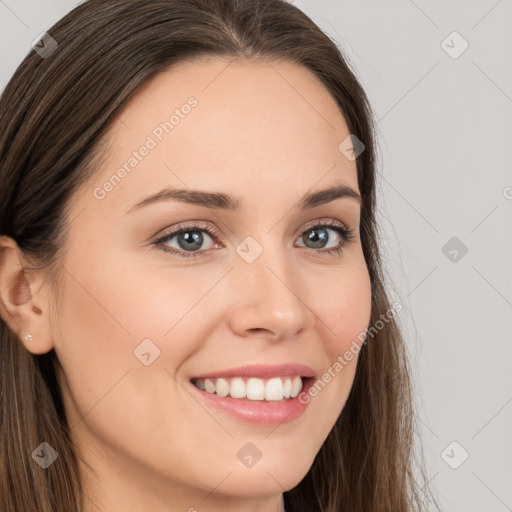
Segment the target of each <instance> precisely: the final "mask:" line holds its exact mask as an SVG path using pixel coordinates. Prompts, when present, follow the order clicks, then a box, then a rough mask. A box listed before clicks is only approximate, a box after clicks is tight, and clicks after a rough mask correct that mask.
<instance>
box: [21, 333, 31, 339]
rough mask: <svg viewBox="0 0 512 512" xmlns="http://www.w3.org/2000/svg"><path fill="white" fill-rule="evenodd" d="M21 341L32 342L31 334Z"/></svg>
mask: <svg viewBox="0 0 512 512" xmlns="http://www.w3.org/2000/svg"><path fill="white" fill-rule="evenodd" d="M23 339H25V340H27V341H32V334H30V333H29V334H27V335H26V336H25V337H24V338H23Z"/></svg>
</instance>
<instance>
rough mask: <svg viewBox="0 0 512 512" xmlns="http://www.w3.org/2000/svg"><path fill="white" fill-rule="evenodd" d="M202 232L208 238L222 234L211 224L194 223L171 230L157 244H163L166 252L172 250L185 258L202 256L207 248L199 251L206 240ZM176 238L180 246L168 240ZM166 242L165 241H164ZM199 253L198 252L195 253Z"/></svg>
mask: <svg viewBox="0 0 512 512" xmlns="http://www.w3.org/2000/svg"><path fill="white" fill-rule="evenodd" d="M202 233H206V234H207V238H210V239H213V238H218V237H219V236H220V235H219V234H218V233H217V232H216V231H215V230H214V229H213V228H211V227H210V226H208V225H205V226H200V225H198V224H193V225H189V226H183V227H180V228H178V229H176V230H174V231H171V232H170V233H168V234H167V235H164V236H163V237H161V238H159V239H158V240H157V241H156V242H154V243H155V245H158V246H159V247H160V246H161V249H162V250H163V251H165V252H170V253H172V254H176V255H178V256H183V257H184V258H190V257H193V258H195V257H198V256H202V255H203V253H204V252H205V250H207V249H205V250H203V251H199V249H200V248H201V246H202V245H203V242H204V238H205V237H204V236H203V234H202ZM173 238H176V243H177V244H178V247H172V246H170V245H169V244H168V243H167V242H168V241H171V240H172V239H173ZM164 242H165V243H164ZM195 253H197V254H195Z"/></svg>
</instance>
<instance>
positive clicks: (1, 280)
mask: <svg viewBox="0 0 512 512" xmlns="http://www.w3.org/2000/svg"><path fill="white" fill-rule="evenodd" d="M23 261H24V258H23V254H22V251H21V249H20V248H19V247H18V244H17V243H16V241H15V240H13V239H12V238H10V237H8V236H0V315H1V316H2V318H3V320H4V321H5V322H6V323H7V325H8V326H9V328H10V329H11V331H13V332H14V333H16V334H17V335H18V337H19V338H20V341H21V343H23V345H24V346H25V348H26V349H27V350H28V351H30V352H32V353H33V354H45V353H46V352H48V351H50V350H51V349H52V348H53V337H52V335H51V330H50V319H49V315H48V312H49V308H48V297H47V296H46V295H44V294H43V286H42V285H43V281H44V277H45V276H44V273H43V272H42V271H37V272H34V273H31V274H30V280H29V276H28V273H27V272H26V270H25V268H24V266H23ZM28 334H31V335H32V339H31V340H27V339H25V336H27V335H28Z"/></svg>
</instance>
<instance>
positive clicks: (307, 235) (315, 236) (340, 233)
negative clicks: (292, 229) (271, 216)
mask: <svg viewBox="0 0 512 512" xmlns="http://www.w3.org/2000/svg"><path fill="white" fill-rule="evenodd" d="M203 233H206V238H207V239H208V238H209V239H210V240H211V241H212V242H213V241H214V240H219V239H221V235H220V234H219V233H218V232H217V231H216V230H215V229H213V228H212V227H211V226H209V225H207V224H206V225H199V224H192V225H187V226H182V227H179V228H177V229H175V230H173V231H171V232H170V233H167V234H166V235H164V236H162V237H160V238H159V239H158V240H156V241H155V242H153V245H156V246H157V247H159V248H160V249H161V250H163V251H164V252H169V253H171V254H175V255H176V256H179V257H183V258H191V257H192V258H198V257H202V256H205V255H206V254H207V253H208V251H209V250H210V249H212V248H213V247H218V246H219V244H216V243H213V244H210V247H207V248H206V249H205V248H204V247H203V243H204V241H205V236H204V235H203ZM329 233H334V236H333V235H330V234H329ZM336 237H338V238H340V241H338V242H337V243H335V245H334V246H332V247H328V248H327V249H325V247H326V245H327V243H328V242H330V241H331V239H332V238H334V241H335V240H336ZM175 238H176V241H175V244H177V246H176V245H174V246H173V245H171V243H170V242H172V241H173V239H175ZM353 238H354V232H353V231H352V230H350V229H347V228H346V227H345V226H344V225H343V224H342V223H341V222H339V221H336V220H334V219H333V220H329V221H326V222H324V223H322V224H318V223H317V224H312V225H310V226H309V227H307V228H306V230H303V231H302V235H301V236H300V238H299V239H300V240H303V241H304V242H305V243H307V244H310V245H308V246H306V245H299V246H298V247H306V248H308V249H310V251H311V252H313V253H315V254H321V255H331V254H340V253H341V252H342V249H343V248H344V247H345V246H346V245H348V244H349V243H350V242H351V240H352V239H353ZM319 249H321V250H319Z"/></svg>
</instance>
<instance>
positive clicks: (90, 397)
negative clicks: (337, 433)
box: [0, 59, 371, 512]
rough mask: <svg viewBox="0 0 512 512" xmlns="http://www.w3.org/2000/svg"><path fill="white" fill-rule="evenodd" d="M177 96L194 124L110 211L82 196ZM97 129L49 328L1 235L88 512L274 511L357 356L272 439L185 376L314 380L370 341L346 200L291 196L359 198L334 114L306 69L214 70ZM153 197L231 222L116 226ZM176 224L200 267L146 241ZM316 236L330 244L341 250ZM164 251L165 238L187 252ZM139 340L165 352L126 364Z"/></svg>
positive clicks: (254, 65) (355, 211)
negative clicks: (55, 391)
mask: <svg viewBox="0 0 512 512" xmlns="http://www.w3.org/2000/svg"><path fill="white" fill-rule="evenodd" d="M226 66H227V67H226ZM190 96H194V97H195V98H196V99H197V101H198V105H197V106H196V107H195V108H193V109H192V110H191V112H190V114H188V115H187V116H185V117H184V118H183V119H181V120H180V123H179V125H178V126H176V127H175V129H174V130H173V131H172V132H171V133H169V134H165V135H164V137H163V140H162V141H161V142H159V143H158V145H157V147H156V148H155V149H153V150H151V151H150V153H149V154H148V155H147V156H146V157H145V158H144V159H143V160H142V161H141V162H140V163H138V165H137V166H136V167H135V168H134V169H133V171H132V172H131V173H130V174H128V175H127V176H126V177H125V178H124V179H123V180H122V181H121V182H120V183H119V184H117V185H116V186H115V188H114V189H113V190H112V191H110V192H108V193H107V194H106V196H105V197H104V198H103V199H101V200H99V199H97V198H96V197H94V194H93V191H94V189H95V188H97V187H101V186H103V184H104V183H105V182H106V181H107V180H108V179H109V178H110V177H111V176H112V174H113V173H114V172H115V171H116V170H117V169H118V168H119V167H121V166H122V165H123V163H124V162H126V161H127V159H128V158H129V157H130V156H131V154H132V152H133V151H135V150H137V149H138V148H140V146H141V145H142V144H143V143H144V142H145V140H146V138H147V136H148V135H149V134H151V133H152V130H154V128H155V127H156V126H158V125H159V123H160V122H162V121H164V120H167V119H168V118H169V116H170V115H171V114H172V113H173V111H174V109H175V108H179V107H180V106H181V105H183V104H184V103H186V101H187V99H188V98H189V97H190ZM109 130H110V132H109V136H110V140H111V146H110V148H109V150H108V154H107V155H106V159H105V161H104V164H103V165H102V166H101V168H99V169H98V172H97V174H96V175H95V177H94V180H92V181H91V182H90V183H88V184H87V185H86V186H84V187H82V188H81V189H80V190H79V191H78V192H77V193H76V195H75V196H74V197H73V198H72V201H71V203H70V210H69V212H68V219H73V221H72V223H71V226H70V235H69V239H68V240H67V251H66V253H65V255H64V257H63V260H62V261H61V262H60V263H61V265H62V267H63V272H64V274H63V280H62V284H61V286H62V289H61V290H60V292H61V295H62V297H64V298H65V300H63V302H62V304H60V314H59V315H52V314H50V312H51V305H52V301H54V300H55V293H54V291H52V290H50V288H49V287H46V286H44V280H45V273H44V272H45V271H40V272H37V273H35V274H31V275H30V279H28V278H26V277H24V274H23V271H22V264H23V261H24V260H23V255H22V254H21V253H20V252H19V249H18V247H17V245H16V243H15V242H14V241H13V240H11V239H9V238H7V237H1V238H0V243H1V245H0V250H1V252H0V254H1V259H0V262H1V265H0V284H1V289H2V293H1V299H2V300H1V313H2V317H3V318H4V319H5V320H6V321H7V322H8V323H9V325H10V327H11V329H13V330H14V332H16V333H17V334H18V335H19V337H20V343H23V344H24V345H25V347H26V348H27V350H29V351H31V352H32V353H34V354H37V353H45V352H47V351H49V350H51V349H55V351H56V353H57V356H58V358H59V361H60V363H61V365H62V369H63V372H62V375H61V376H60V378H61V385H62V388H63V394H64V401H65V407H66V412H67V415H68V418H69V422H70V425H71V433H72V436H73V440H74V443H75V444H76V446H77V449H78V451H79V453H80V456H81V460H82V461H81V470H82V473H83V479H84V482H85V489H86V494H87V508H86V512H96V511H97V510H103V511H107V510H108V511H109V512H121V511H123V512H126V511H134V512H135V511H143V510H152V511H154V512H164V511H165V512H169V511H193V510H197V511H198V512H203V511H205V512H220V511H223V512H226V511H228V512H230V511H244V512H256V511H258V512H275V511H277V510H280V509H281V505H280V499H281V497H282V493H283V491H285V490H289V489H291V488H293V487H295V486H296V485H297V484H298V483H299V482H300V480H301V479H302V478H303V477H304V476H305V474H306V473H307V471H308V470H309V468H310V466H311V464H312V462H313V460H314V457H315V455H316V454H317V452H318V450H319V449H320V447H321V445H322V444H323V442H324V441H325V439H326V437H327V435H328V433H329V431H330V430H331V428H332V427H333V425H334V423H335V421H336V419H337V418H338V416H339V414H340V412H341V410H342V409H343V406H344V404H345V401H346V399H347V397H348V394H349V391H350V388H351V386H352V383H353V379H354V374H355V369H356V363H357V356H355V357H354V358H353V359H352V361H351V362H350V363H349V364H348V365H347V366H345V367H344V368H343V370H342V371H341V372H339V373H337V374H336V377H335V378H333V379H331V381H330V382H329V384H328V385H327V386H326V387H325V389H323V390H322V391H321V392H320V393H318V395H317V396H316V397H313V398H311V401H310V403H309V405H308V407H307V408H306V410H305V412H304V414H303V415H302V416H300V417H299V418H297V419H295V420H293V421H291V422H288V423H283V424H281V425H279V426H277V427H276V426H268V425H266V426H265V425H255V424H251V423H247V422H243V421H241V420H238V419H236V418H233V417H231V416H228V415H226V414H225V413H223V412H220V411H217V410H214V409H211V408H209V407H208V406H206V405H204V404H199V402H198V401H197V400H196V399H193V398H192V396H191V395H190V394H189V392H188V391H187V389H188V381H189V379H190V378H191V377H193V376H194V375H198V374H201V373H206V372H210V371H218V370H222V369H228V368H232V367H235V366H241V365H245V364H252V363H263V364H276V363H286V362H292V363H293V362H296V363H303V364H307V365H309V366H310V367H311V368H313V370H314V371H315V372H316V375H317V377H320V376H321V375H322V374H323V373H324V372H325V371H326V370H327V369H328V368H329V367H330V366H332V364H333V362H334V361H335V360H336V359H337V357H338V356H340V355H342V354H343V353H344V352H346V351H347V350H348V349H349V348H350V345H351V343H352V342H353V340H354V339H356V337H357V335H358V334H359V333H361V332H362V331H364V329H366V328H367V327H368V325H369V321H370V309H371V290H370V280H369V275H368V269H367V266H366V262H365V259H364V256H363V252H362V247H361V242H360V238H359V224H360V206H359V204H358V202H357V201H356V200H354V199H351V198H341V199H337V200H335V201H332V202H330V203H327V204H324V205H321V206H318V207H315V208H313V209H311V210H303V211H301V210H300V209H298V208H297V203H298V201H299V199H300V198H301V197H302V196H303V195H304V194H306V193H308V192H311V191H318V190H322V189H324V188H328V187H330V186H333V185H338V184H345V185H348V186H350V187H352V188H353V189H354V190H355V191H357V192H359V189H358V184H357V174H356V162H355V161H350V160H349V159H347V158H345V156H344V155H343V154H342V153H341V152H340V151H339V149H338V145H339V144H340V142H341V141H343V140H344V139H345V138H346V137H347V136H348V134H349V130H348V128H347V125H346V123H345V121H344V119H343V116H342V114H341V112H340V110H339V109H338V107H337V105H336V103H335V101H334V99H333V98H332V97H331V96H330V95H329V93H328V91H327V90H326V89H325V87H324V86H323V85H322V84H321V82H319V81H318V79H317V78H316V77H315V76H314V75H313V74H312V73H311V72H309V71H308V70H306V69H305V68H303V67H300V66H298V65H296V64H293V63H285V62H272V63H271V65H269V63H262V62H249V61H244V62H232V63H231V64H229V65H228V61H223V60H217V59H214V60H209V61H194V62H187V63H180V64H179V65H177V66H175V67H174V68H172V69H170V70H168V71H166V72H164V73H161V74H160V75H158V76H156V77H155V78H153V79H152V80H151V81H150V82H148V83H147V84H145V86H144V87H143V88H142V89H141V90H140V91H138V93H137V94H136V95H135V96H134V97H133V98H132V99H131V101H130V102H129V103H128V104H127V105H126V106H125V108H124V109H123V110H122V111H121V114H120V116H118V118H117V119H116V120H115V122H114V123H113V124H112V126H111V127H110V128H109ZM164 187H177V188H190V189H199V190H206V191H212V192H213V191H215V192H224V193H226V194H229V195H234V196H239V197H240V198H241V199H242V200H243V203H244V208H243V209H242V210H241V211H240V212H229V211H222V210H215V211H214V210H211V209H208V208H205V207H202V206H195V205H191V204H186V203H183V202H178V201H166V202H161V203H155V204H153V205H150V206H146V207H144V208H140V209H138V210H135V211H133V212H131V213H126V211H127V210H128V209H129V208H130V207H131V206H133V205H134V204H135V203H137V202H139V201H141V200H142V199H143V198H145V197H146V196H148V195H150V194H152V193H155V192H157V191H159V190H160V189H162V188H164ZM333 219H334V220H337V221H338V222H341V223H342V224H344V225H345V226H346V227H348V228H349V229H351V230H353V231H354V238H353V240H352V241H351V242H350V243H349V244H348V245H346V246H345V247H344V248H343V249H342V252H341V254H327V253H325V252H324V253H322V252H321V251H325V249H323V248H315V246H313V245H311V243H309V246H308V245H307V244H308V241H307V238H306V235H304V237H303V236H302V234H304V233H305V231H306V228H309V227H312V226H314V225H318V224H321V223H322V221H329V220H333ZM189 221H201V224H206V225H211V226H212V227H214V229H216V230H217V231H218V232H219V233H220V234H221V236H222V239H221V240H215V239H213V238H211V237H210V236H209V235H208V234H207V233H205V232H202V234H203V245H202V246H201V250H204V252H205V254H207V255H206V256H203V257H198V258H196V259H193V258H184V257H179V256H177V255H173V254H170V253H166V252H164V251H163V250H161V249H159V248H158V247H157V246H155V245H152V242H154V241H156V239H157V238H158V237H159V235H163V234H166V233H167V232H169V231H170V229H171V228H173V227H176V226H178V225H180V226H183V225H186V224H187V223H188V224H190V222H189ZM314 221H318V222H316V223H314ZM312 223H313V224H312ZM310 225H311V226H310ZM328 228H330V226H329V227H328ZM326 233H327V234H328V237H329V241H328V242H327V243H326V245H328V248H331V247H334V246H336V245H338V244H339V243H340V242H341V241H342V238H341V236H340V235H338V234H337V233H336V231H334V230H331V229H327V231H326ZM247 236H251V237H253V238H254V239H255V240H256V241H257V242H258V244H259V245H260V246H261V247H262V249H263V252H262V254H261V255H260V256H259V257H258V258H257V259H256V260H255V261H254V262H252V263H250V264H249V263H247V262H246V261H245V260H244V259H242V258H241V257H240V256H239V255H238V254H237V253H236V252H235V249H236V247H237V246H238V244H240V242H242V241H243V240H244V239H245V238H246V237H247ZM177 240H178V238H177V237H174V238H173V239H172V240H170V239H169V240H167V241H166V242H165V243H166V244H167V246H169V245H171V246H172V247H173V248H175V249H176V250H179V249H181V251H182V252H185V251H186V247H187V246H183V244H182V245H181V246H180V245H178V241H177ZM189 252H191V251H189ZM27 332H31V333H32V334H33V341H32V342H28V341H25V340H23V336H24V335H25V334H26V333H27ZM146 338H149V339H151V340H152V342H153V343H154V344H155V345H156V346H158V348H159V350H160V356H159V357H158V358H156V359H155V360H154V362H153V363H152V364H151V365H149V366H144V365H143V364H142V363H141V362H140V361H139V360H138V359H137V358H136V357H134V349H135V348H136V347H137V346H138V345H139V344H140V343H141V341H142V340H144V339H146ZM249 441H250V442H252V443H253V444H255V445H256V446H257V447H258V449H259V450H260V451H261V453H262V458H261V459H260V460H259V461H258V463H257V464H256V465H254V466H253V467H252V468H247V467H245V466H244V465H243V464H242V463H241V462H240V461H239V459H238V458H237V456H236V454H237V452H238V451H239V450H240V449H241V448H242V447H243V446H244V445H245V443H247V442H249Z"/></svg>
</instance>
